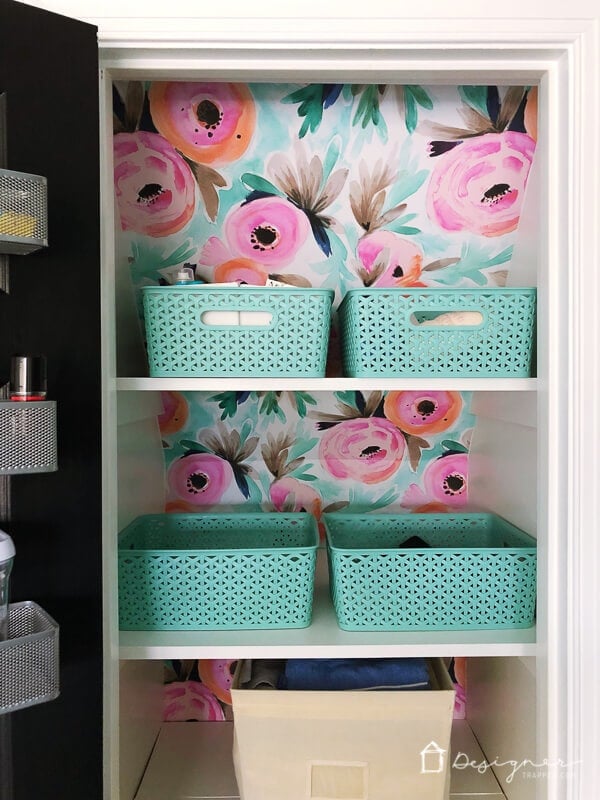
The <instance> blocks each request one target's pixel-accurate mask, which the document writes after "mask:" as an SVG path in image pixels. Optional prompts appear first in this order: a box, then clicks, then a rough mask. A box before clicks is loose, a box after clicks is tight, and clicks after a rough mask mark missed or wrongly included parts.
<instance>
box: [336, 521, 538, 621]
mask: <svg viewBox="0 0 600 800" xmlns="http://www.w3.org/2000/svg"><path fill="white" fill-rule="evenodd" d="M323 517H324V520H325V526H326V529H327V548H328V556H329V566H330V578H331V591H332V598H333V604H334V606H335V610H336V614H337V617H338V623H339V625H340V627H341V628H343V629H344V630H363V631H364V630H367V631H368V630H380V631H386V630H389V631H396V630H398V631H400V630H403V631H404V630H406V631H407V630H471V629H478V628H494V629H496V628H526V627H530V626H531V625H532V624H533V620H534V612H535V598H536V561H537V558H536V542H535V539H533V538H532V537H530V536H528V535H527V534H526V533H524V532H523V531H521V530H519V529H518V528H516V527H514V526H513V525H511V524H510V523H508V522H507V521H506V520H503V519H502V518H500V517H497V516H495V515H494V514H398V515H395V514H379V515H368V514H366V515H361V514H339V513H338V514H335V513H334V514H324V515H323ZM413 537H419V539H420V540H421V541H422V542H423V545H422V546H421V543H418V544H417V545H415V544H412V545H411V544H410V540H411V539H412V538H413ZM404 542H407V544H406V545H404V544H403V543H404Z"/></svg>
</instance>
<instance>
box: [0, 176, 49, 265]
mask: <svg viewBox="0 0 600 800" xmlns="http://www.w3.org/2000/svg"><path fill="white" fill-rule="evenodd" d="M47 245H48V213H47V183H46V178H44V177H42V176H41V175H30V174H28V173H26V172H13V171H12V170H8V169H0V253H16V254H19V255H25V254H26V253H31V252H33V251H34V250H39V248H40V247H47Z"/></svg>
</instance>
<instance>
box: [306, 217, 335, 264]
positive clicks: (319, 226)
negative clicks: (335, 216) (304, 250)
mask: <svg viewBox="0 0 600 800" xmlns="http://www.w3.org/2000/svg"><path fill="white" fill-rule="evenodd" d="M305 213H306V216H307V217H308V221H309V222H310V227H311V229H312V232H313V236H314V237H315V241H316V243H317V244H318V245H319V247H320V248H321V250H322V251H323V252H324V253H325V255H326V256H328V257H329V256H330V255H331V242H330V241H329V236H328V235H327V231H326V230H325V226H324V225H323V223H322V222H321V221H320V220H319V219H318V218H317V217H316V216H315V215H314V214H310V213H308V212H305Z"/></svg>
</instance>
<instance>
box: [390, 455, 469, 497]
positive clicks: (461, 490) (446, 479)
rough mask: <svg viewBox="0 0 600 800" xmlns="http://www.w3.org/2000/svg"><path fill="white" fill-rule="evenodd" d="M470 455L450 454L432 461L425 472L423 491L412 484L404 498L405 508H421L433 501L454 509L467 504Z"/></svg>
mask: <svg viewBox="0 0 600 800" xmlns="http://www.w3.org/2000/svg"><path fill="white" fill-rule="evenodd" d="M468 473H469V455H468V453H450V454H448V455H447V456H442V457H441V458H437V459H436V460H435V461H430V462H429V464H428V465H427V466H426V467H425V470H424V471H423V489H421V488H420V487H419V486H417V485H416V484H414V483H413V484H411V485H410V486H409V487H408V489H407V490H406V492H405V493H404V496H403V498H402V505H403V506H408V507H411V506H420V505H422V504H424V503H428V502H431V501H434V502H441V503H444V504H445V505H447V506H450V507H452V508H457V507H460V506H464V505H466V503H467V485H468Z"/></svg>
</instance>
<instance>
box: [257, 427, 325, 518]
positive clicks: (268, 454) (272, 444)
mask: <svg viewBox="0 0 600 800" xmlns="http://www.w3.org/2000/svg"><path fill="white" fill-rule="evenodd" d="M296 444H297V442H296V437H295V436H294V434H292V433H289V432H282V433H280V434H277V435H273V434H267V439H266V441H265V443H264V444H263V445H262V447H261V453H262V457H263V460H264V462H265V465H266V467H267V469H268V470H269V472H270V473H271V475H272V476H273V478H274V480H273V482H272V483H271V486H270V487H269V498H270V500H271V502H272V503H273V506H274V508H275V510H276V511H283V512H288V513H291V512H296V513H297V512H299V511H306V512H308V513H309V514H313V516H314V517H316V519H317V520H319V519H320V518H321V512H322V507H323V498H322V497H321V495H320V494H319V492H318V491H317V490H316V489H314V488H313V487H312V486H311V482H312V481H314V476H313V475H311V474H310V473H308V472H307V471H306V470H307V469H308V468H310V466H311V465H310V464H306V460H305V458H304V456H302V455H299V456H297V457H294V455H293V448H294V446H295V445H296ZM310 444H311V442H310V441H309V442H308V443H304V446H303V448H302V449H306V447H307V446H310Z"/></svg>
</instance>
